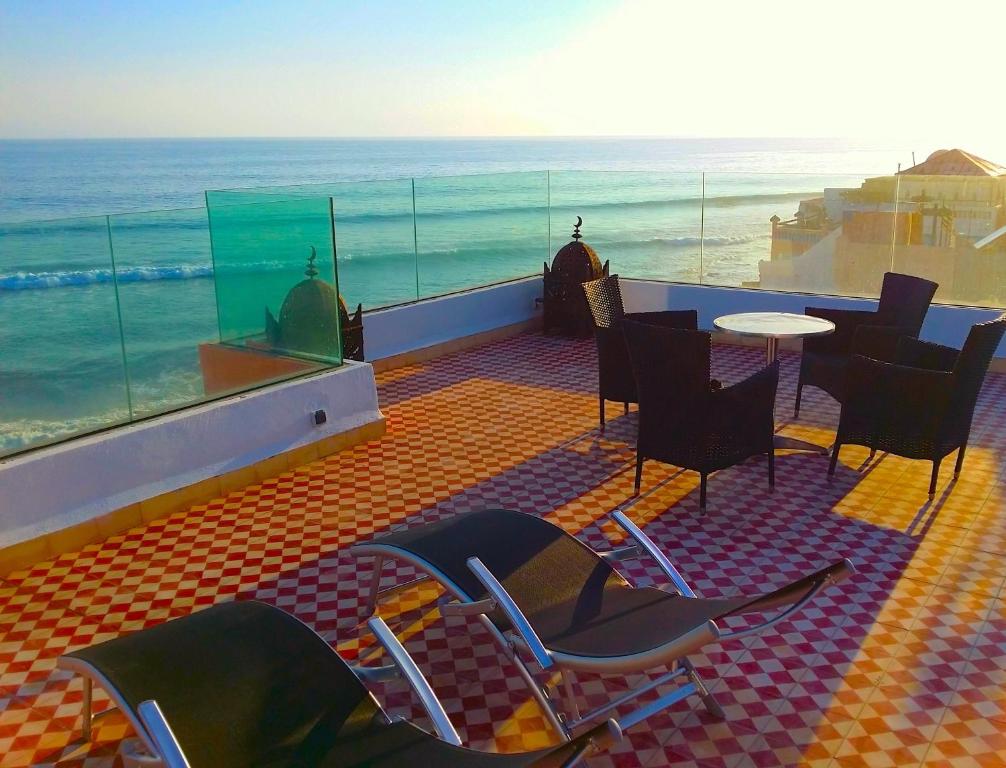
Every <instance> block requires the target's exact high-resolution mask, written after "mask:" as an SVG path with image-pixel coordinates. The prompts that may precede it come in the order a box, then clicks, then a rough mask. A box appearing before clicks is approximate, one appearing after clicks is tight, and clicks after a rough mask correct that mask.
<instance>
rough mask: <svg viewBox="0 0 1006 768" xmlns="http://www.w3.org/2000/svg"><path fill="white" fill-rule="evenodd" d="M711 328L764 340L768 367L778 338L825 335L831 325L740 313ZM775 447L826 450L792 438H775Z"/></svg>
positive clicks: (776, 315)
mask: <svg viewBox="0 0 1006 768" xmlns="http://www.w3.org/2000/svg"><path fill="white" fill-rule="evenodd" d="M713 325H714V326H716V327H717V328H718V329H719V330H721V331H726V332H727V333H733V334H736V335H737V336H755V337H759V338H763V339H765V360H766V362H767V363H769V364H771V363H772V362H774V361H775V359H776V357H777V356H778V354H779V339H805V338H808V337H810V336H827V335H828V334H829V333H833V332H834V330H835V324H834V323H833V322H831V321H830V320H825V319H824V318H823V317H811V316H810V315H795V314H791V313H789V312H741V313H739V314H736V315H723V316H722V317H717V318H716V319H715V320H713ZM775 447H776V448H777V449H783V450H789V451H810V452H812V453H820V454H823V455H825V456H826V455H828V449H827V448H825V447H823V446H820V445H815V444H814V443H808V442H807V441H806V440H797V439H796V438H793V437H783V436H782V435H776V436H775Z"/></svg>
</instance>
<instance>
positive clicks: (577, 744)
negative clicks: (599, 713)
mask: <svg viewBox="0 0 1006 768" xmlns="http://www.w3.org/2000/svg"><path fill="white" fill-rule="evenodd" d="M621 740H622V729H621V728H620V727H619V725H618V723H616V722H615V721H614V720H607V721H605V722H603V723H601V724H600V725H595V726H594V727H593V728H591V729H590V730H589V731H586V732H584V733H583V734H581V735H579V736H577V737H576V738H575V739H573V740H572V741H568V742H564V743H562V744H558V745H557V746H555V747H554V748H552V749H550V750H549V751H548V752H547V753H545V754H544V755H542V756H541V757H539V758H538V759H537V760H535V761H534V762H533V763H531V764H530V766H528V768H573V766H574V765H577V764H579V762H580V760H582V759H583V758H584V757H585V756H586V755H587V754H592V753H594V752H600V751H601V750H603V749H608V747H610V746H612V745H614V744H617V743H618V742H620V741H621Z"/></svg>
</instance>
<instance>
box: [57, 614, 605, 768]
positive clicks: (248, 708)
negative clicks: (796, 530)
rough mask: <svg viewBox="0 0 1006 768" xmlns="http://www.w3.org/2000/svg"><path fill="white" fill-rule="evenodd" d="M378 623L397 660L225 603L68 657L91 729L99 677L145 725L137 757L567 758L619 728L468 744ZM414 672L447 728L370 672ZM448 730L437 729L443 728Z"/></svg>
mask: <svg viewBox="0 0 1006 768" xmlns="http://www.w3.org/2000/svg"><path fill="white" fill-rule="evenodd" d="M368 623H369V626H370V628H371V630H372V631H373V632H374V634H375V635H376V637H377V639H378V640H379V641H380V643H381V645H382V646H384V649H385V651H386V652H387V653H388V655H389V656H391V658H392V659H393V661H394V662H395V663H394V664H393V665H389V666H385V667H356V668H352V667H350V666H349V665H348V664H347V663H346V662H345V661H343V660H342V658H341V657H340V656H339V655H338V654H337V653H336V652H335V651H334V650H333V649H332V648H331V647H330V646H329V645H328V643H326V642H325V641H324V640H322V639H321V638H320V637H319V636H318V635H316V634H315V633H314V631H313V630H312V629H310V628H309V627H308V626H306V625H305V624H302V623H301V622H300V621H299V620H298V619H296V618H294V617H293V616H290V615H289V614H286V613H284V612H283V611H281V610H280V609H278V608H274V607H272V606H269V605H266V604H265V603H258V602H236V603H222V604H220V605H216V606H213V607H212V608H208V609H206V610H204V611H200V612H198V613H194V614H191V615H189V616H186V617H184V618H180V619H175V620H173V621H168V622H166V623H164V624H160V625H158V626H156V627H152V628H150V629H146V630H143V631H141V632H137V633H135V634H132V635H127V636H124V637H120V638H116V639H114V640H109V641H107V642H104V643H100V644H98V645H94V646H91V647H90V648H85V649H83V650H80V651H74V652H73V653H68V654H66V655H65V656H62V657H61V658H60V659H59V666H60V667H61V668H63V669H68V670H72V671H74V672H77V673H79V674H81V675H83V676H84V681H85V689H84V690H85V697H84V731H85V734H84V735H85V738H90V723H91V714H90V694H91V687H92V684H93V683H97V684H98V685H100V686H101V687H102V688H104V689H105V691H107V693H108V694H109V696H110V697H111V698H112V700H113V702H114V703H115V704H116V705H117V706H118V708H119V709H120V710H121V711H122V712H123V713H124V714H125V716H126V717H127V719H128V720H129V721H130V723H131V724H132V726H133V728H135V729H136V732H137V734H138V735H139V736H138V738H137V739H133V740H128V741H127V742H125V743H124V744H123V757H124V758H125V762H126V765H127V766H130V765H132V766H141V765H142V766H159V767H160V768H254V767H255V766H269V768H355V767H357V766H359V767H360V768H362V767H363V766H368V767H369V768H394V767H396V766H407V768H412V767H413V766H426V765H430V766H434V765H435V766H444V767H445V768H451V766H458V767H459V768H483V766H484V767H485V768H518V767H522V768H523V767H529V768H530V767H533V768H560V766H571V765H573V764H575V763H576V762H577V761H578V760H579V758H580V757H581V756H582V755H583V754H584V753H586V752H587V751H589V750H591V749H594V748H599V747H601V746H606V745H607V744H609V743H611V742H612V741H613V740H617V738H619V735H620V731H619V730H618V726H617V725H616V724H615V723H614V722H613V721H608V722H607V723H603V724H601V725H600V726H599V727H598V728H596V729H593V730H592V731H590V732H588V733H586V734H584V738H583V739H579V740H577V741H575V742H566V743H563V744H560V745H559V746H558V747H555V748H552V749H550V750H544V751H540V752H532V753H524V754H510V755H502V754H492V753H486V752H476V751H474V750H470V749H466V748H464V747H462V746H461V740H460V739H459V738H458V734H457V732H456V731H455V730H454V728H453V727H452V726H451V723H450V721H449V720H448V719H447V715H446V714H445V713H444V710H443V708H442V707H441V706H440V702H439V701H438V700H437V698H436V696H435V694H434V693H433V689H432V688H430V686H429V684H428V683H427V682H426V680H425V678H423V676H422V674H420V672H419V669H418V668H417V667H416V665H415V663H414V662H413V661H412V658H411V657H410V656H409V655H408V654H407V653H406V651H405V649H404V648H403V647H402V646H401V645H400V644H399V642H398V641H397V639H395V636H394V635H393V634H392V633H391V630H389V629H388V627H387V626H386V625H385V624H384V622H382V621H381V620H380V619H379V618H374V619H371V620H370V622H368ZM397 675H402V676H404V677H405V678H406V679H407V680H408V681H409V683H410V684H411V685H412V687H413V690H414V691H415V693H416V694H417V695H418V697H419V699H420V700H421V702H422V704H423V706H424V707H425V709H426V712H427V714H428V715H429V717H430V720H431V721H432V722H433V725H434V727H435V729H436V731H437V735H436V736H434V735H433V734H430V733H427V732H426V731H424V730H422V729H420V728H419V727H417V726H415V725H413V724H411V723H409V722H406V721H403V720H399V721H393V720H391V719H389V718H388V717H387V715H385V713H384V711H383V710H382V709H381V707H380V705H379V704H378V703H377V700H376V699H375V698H374V697H373V695H372V694H370V692H369V691H368V690H367V688H366V686H365V685H364V683H363V680H366V679H371V680H380V679H387V678H389V677H394V676H397ZM438 737H439V738H438Z"/></svg>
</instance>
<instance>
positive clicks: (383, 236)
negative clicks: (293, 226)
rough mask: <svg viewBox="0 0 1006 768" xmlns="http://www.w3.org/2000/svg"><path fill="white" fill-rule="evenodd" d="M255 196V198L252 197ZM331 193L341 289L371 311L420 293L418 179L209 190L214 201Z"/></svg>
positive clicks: (352, 302)
mask: <svg viewBox="0 0 1006 768" xmlns="http://www.w3.org/2000/svg"><path fill="white" fill-rule="evenodd" d="M250 196H254V197H250ZM319 196H325V197H331V198H332V199H333V200H334V208H335V222H336V232H335V239H336V258H337V260H338V265H339V288H340V290H341V291H342V296H343V298H344V299H345V301H346V303H347V304H348V305H349V306H350V307H351V308H352V307H355V306H357V305H358V304H362V305H363V308H364V309H365V310H369V309H377V308H379V307H387V306H391V305H393V304H404V303H406V302H410V301H415V300H416V299H417V298H418V292H417V284H416V231H415V226H414V225H415V217H414V210H413V206H412V202H413V200H412V180H411V179H389V180H379V181H360V182H353V181H347V182H334V183H331V184H304V185H294V186H284V187H260V188H253V189H235V190H221V191H215V192H208V193H207V199H208V200H209V201H210V204H211V205H212V204H236V203H241V202H249V201H251V200H254V201H257V202H266V201H274V202H275V201H282V200H291V199H302V198H306V197H307V198H317V197H319Z"/></svg>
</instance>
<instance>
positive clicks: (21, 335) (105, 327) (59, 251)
mask: <svg viewBox="0 0 1006 768" xmlns="http://www.w3.org/2000/svg"><path fill="white" fill-rule="evenodd" d="M129 416H130V413H129V400H128V394H127V388H126V372H125V367H124V365H123V359H122V344H121V339H120V335H119V320H118V311H117V307H116V297H115V283H114V282H113V275H112V259H111V253H110V250H109V242H108V225H107V220H106V219H105V217H103V216H101V217H89V218H79V219H64V220H58V221H47V222H39V223H24V224H7V225H0V455H7V454H10V453H14V452H17V451H20V450H24V449H27V448H33V447H37V446H40V445H45V444H47V443H52V442H56V441H58V440H63V439H66V438H68V437H71V436H73V435H76V434H81V433H84V432H90V431H94V430H96V429H102V428H104V427H108V426H111V425H113V424H118V423H122V422H125V421H127V420H128V419H129Z"/></svg>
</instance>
